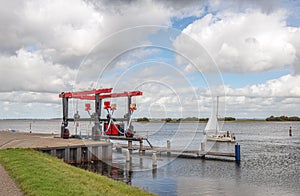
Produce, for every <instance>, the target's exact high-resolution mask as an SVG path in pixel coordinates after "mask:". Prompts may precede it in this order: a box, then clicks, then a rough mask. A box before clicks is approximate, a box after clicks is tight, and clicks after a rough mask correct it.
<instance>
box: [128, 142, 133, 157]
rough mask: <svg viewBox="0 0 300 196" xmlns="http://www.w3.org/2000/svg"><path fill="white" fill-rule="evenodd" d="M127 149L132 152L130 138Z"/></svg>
mask: <svg viewBox="0 0 300 196" xmlns="http://www.w3.org/2000/svg"><path fill="white" fill-rule="evenodd" d="M128 150H129V152H130V154H131V153H132V140H128Z"/></svg>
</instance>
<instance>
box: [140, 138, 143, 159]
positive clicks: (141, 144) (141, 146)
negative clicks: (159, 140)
mask: <svg viewBox="0 0 300 196" xmlns="http://www.w3.org/2000/svg"><path fill="white" fill-rule="evenodd" d="M142 154H143V140H140V155H142Z"/></svg>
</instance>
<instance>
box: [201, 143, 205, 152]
mask: <svg viewBox="0 0 300 196" xmlns="http://www.w3.org/2000/svg"><path fill="white" fill-rule="evenodd" d="M201 151H203V152H204V151H205V142H201Z"/></svg>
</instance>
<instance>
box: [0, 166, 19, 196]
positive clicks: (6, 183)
mask: <svg viewBox="0 0 300 196" xmlns="http://www.w3.org/2000/svg"><path fill="white" fill-rule="evenodd" d="M0 195H1V196H2V195H3V196H4V195H5V196H21V195H24V194H23V193H22V192H21V190H20V189H19V188H18V185H17V183H16V182H15V181H14V180H13V179H12V178H11V177H10V176H9V175H8V173H7V172H6V170H5V169H4V167H3V166H2V165H0Z"/></svg>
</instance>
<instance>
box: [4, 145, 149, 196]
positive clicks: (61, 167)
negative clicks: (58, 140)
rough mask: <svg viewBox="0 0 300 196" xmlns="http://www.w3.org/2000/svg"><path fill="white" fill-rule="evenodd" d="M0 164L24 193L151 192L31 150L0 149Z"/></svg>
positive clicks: (136, 193) (124, 193) (106, 193)
mask: <svg viewBox="0 0 300 196" xmlns="http://www.w3.org/2000/svg"><path fill="white" fill-rule="evenodd" d="M0 163H1V164H2V165H3V166H4V167H5V169H6V170H7V172H8V173H9V175H10V176H12V177H13V178H14V179H15V180H16V181H17V182H18V183H19V186H20V188H21V190H22V191H23V192H24V193H25V194H26V195H43V196H44V195H114V196H116V195H152V194H151V193H148V192H145V191H143V190H141V189H139V188H136V187H131V186H129V185H127V184H125V183H123V182H118V181H114V180H112V179H109V178H107V177H105V176H101V175H99V174H95V173H92V172H88V171H85V170H83V169H80V168H76V167H74V166H71V165H68V164H66V163H64V162H63V161H61V160H59V159H57V158H55V157H52V156H50V155H47V154H44V153H41V152H38V151H35V150H31V149H4V150H0Z"/></svg>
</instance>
